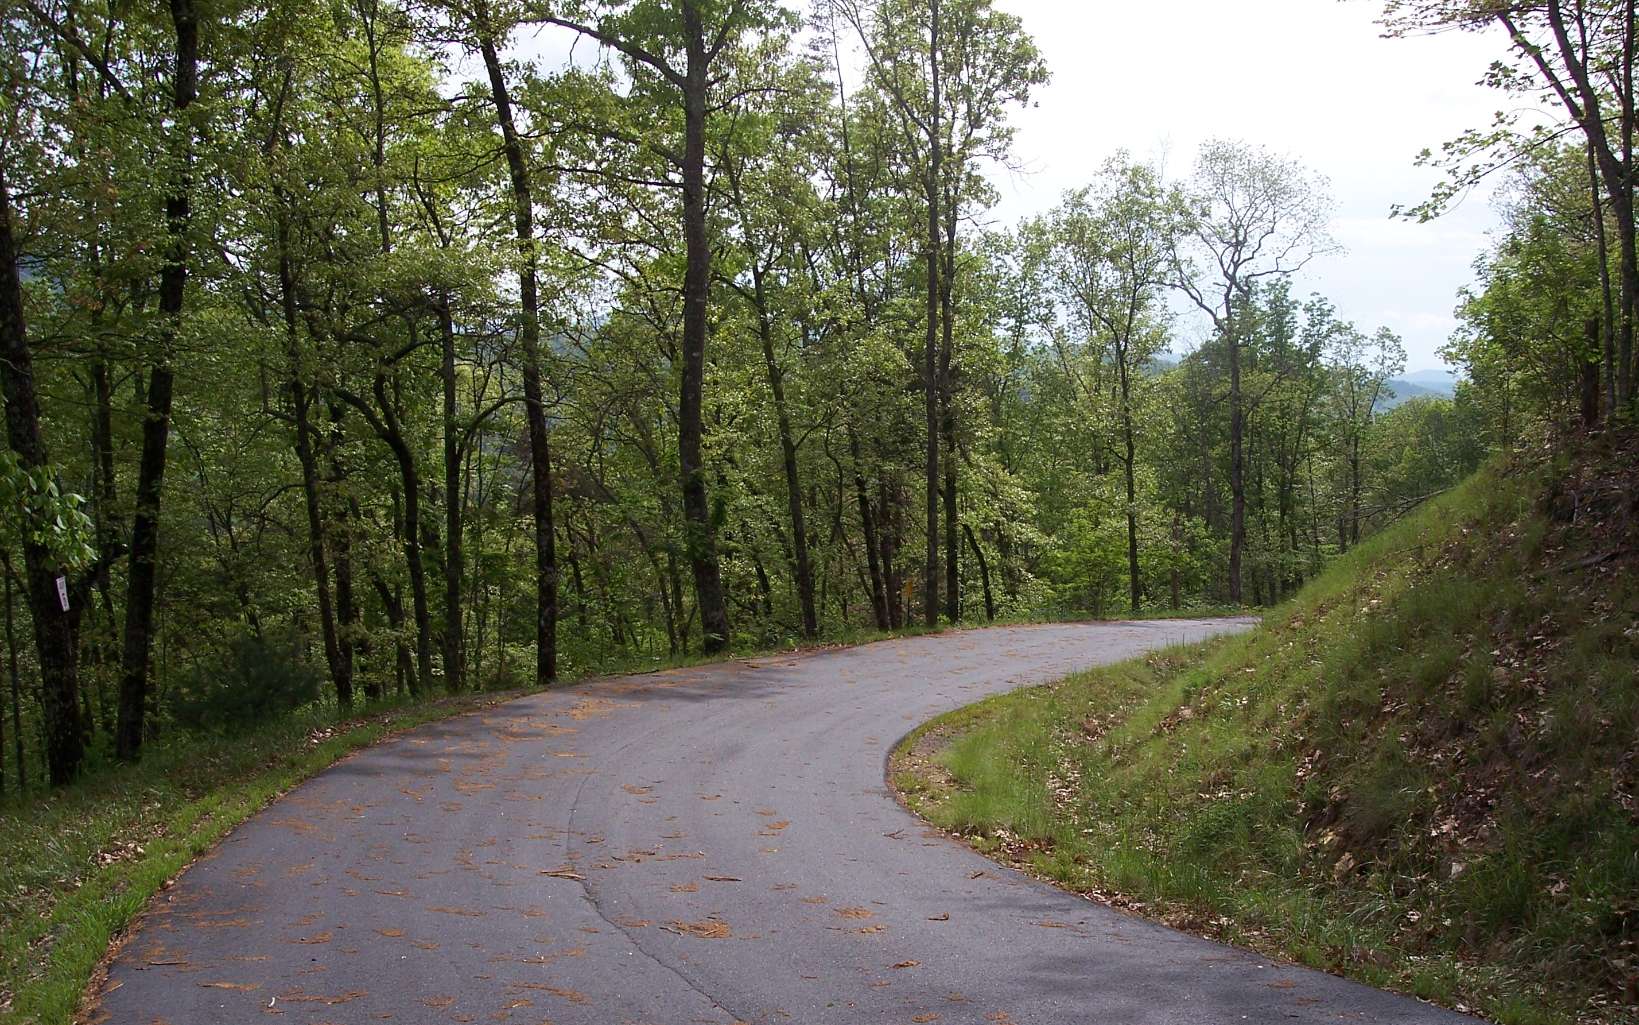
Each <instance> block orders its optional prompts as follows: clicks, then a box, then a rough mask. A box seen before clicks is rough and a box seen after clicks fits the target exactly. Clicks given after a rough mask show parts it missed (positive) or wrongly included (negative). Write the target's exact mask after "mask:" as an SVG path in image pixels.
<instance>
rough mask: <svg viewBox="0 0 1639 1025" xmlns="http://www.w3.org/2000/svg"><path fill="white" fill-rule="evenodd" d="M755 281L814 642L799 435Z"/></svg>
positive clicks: (801, 592)
mask: <svg viewBox="0 0 1639 1025" xmlns="http://www.w3.org/2000/svg"><path fill="white" fill-rule="evenodd" d="M751 279H752V288H753V293H752V294H753V295H754V296H755V297H756V300H757V333H758V335H759V337H760V338H761V340H762V345H763V365H764V367H765V368H766V369H767V371H768V390H769V391H770V392H771V393H772V394H773V396H774V419H775V421H776V423H777V425H778V427H779V432H780V460H781V463H782V464H783V466H784V468H785V497H786V506H787V508H788V509H789V511H790V514H791V561H792V564H793V569H794V570H795V572H796V578H797V603H798V605H799V606H800V607H801V610H802V635H803V637H804V638H805V639H807V640H813V639H814V638H816V637H818V636H819V615H818V613H817V612H816V611H815V608H814V570H813V564H812V563H811V562H810V560H809V555H808V527H807V525H806V523H805V522H804V517H803V508H802V479H801V477H800V476H799V474H798V467H797V442H796V436H795V434H794V433H793V431H792V430H791V413H790V410H788V409H787V408H786V404H785V374H784V372H783V371H782V370H781V369H780V365H779V362H778V361H777V360H776V359H775V358H774V325H773V323H772V322H771V320H770V319H769V314H768V294H767V292H766V290H765V289H764V285H763V270H762V268H761V267H758V266H753V267H752V268H751Z"/></svg>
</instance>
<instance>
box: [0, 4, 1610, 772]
mask: <svg viewBox="0 0 1639 1025" xmlns="http://www.w3.org/2000/svg"><path fill="white" fill-rule="evenodd" d="M1384 18H1385V25H1386V27H1387V30H1388V31H1389V32H1391V33H1395V32H1399V33H1414V32H1427V31H1441V30H1448V29H1468V28H1475V27H1479V26H1482V25H1486V26H1491V27H1493V28H1495V27H1496V26H1497V25H1498V24H1501V25H1502V27H1503V28H1502V31H1503V33H1504V35H1501V36H1499V37H1498V42H1499V49H1498V64H1497V65H1496V66H1495V67H1494V68H1493V72H1492V79H1493V80H1492V81H1491V83H1490V84H1492V85H1494V86H1495V87H1496V88H1498V89H1499V90H1501V91H1503V92H1505V93H1511V94H1517V95H1524V96H1528V97H1530V98H1531V100H1530V102H1534V103H1536V109H1538V110H1545V111H1548V112H1550V113H1552V114H1554V115H1555V116H1556V118H1557V120H1554V121H1553V122H1552V123H1543V124H1537V123H1529V124H1526V123H1522V124H1514V123H1500V122H1499V123H1498V124H1496V125H1489V126H1479V127H1476V129H1475V130H1474V131H1473V132H1471V133H1470V134H1468V135H1465V136H1464V137H1463V138H1461V139H1458V140H1454V141H1453V142H1452V143H1450V144H1448V145H1447V146H1446V147H1445V148H1444V149H1443V150H1440V151H1439V152H1438V153H1437V154H1436V155H1433V156H1430V157H1429V160H1430V162H1432V163H1434V164H1437V165H1439V166H1441V167H1443V168H1444V169H1445V170H1446V171H1447V172H1448V184H1447V185H1445V186H1442V188H1441V189H1440V190H1439V191H1437V192H1436V194H1435V195H1434V196H1433V197H1431V198H1430V199H1429V200H1428V202H1426V203H1424V204H1423V205H1422V206H1419V207H1416V208H1413V209H1409V210H1407V211H1404V212H1403V213H1404V214H1405V215H1406V216H1421V217H1435V216H1438V215H1439V213H1440V209H1441V207H1442V206H1443V205H1444V204H1446V203H1448V202H1450V201H1451V200H1452V199H1453V198H1454V197H1456V196H1458V195H1460V194H1461V193H1462V191H1463V190H1464V189H1465V188H1467V187H1469V186H1471V185H1472V184H1473V183H1474V182H1475V181H1477V180H1479V179H1480V178H1482V177H1483V178H1487V179H1488V180H1489V181H1492V182H1502V183H1503V184H1502V185H1501V186H1500V191H1501V194H1502V195H1503V196H1504V197H1505V198H1504V201H1503V210H1502V214H1503V226H1502V228H1501V229H1500V230H1499V232H1498V234H1497V235H1496V237H1495V238H1494V239H1493V244H1492V246H1491V247H1490V248H1489V249H1488V250H1487V251H1486V252H1485V253H1483V254H1481V255H1480V257H1479V261H1478V264H1477V268H1478V274H1479V277H1478V282H1477V284H1476V285H1475V286H1474V287H1473V288H1472V289H1470V290H1469V291H1468V292H1467V293H1465V294H1464V295H1462V296H1461V297H1459V300H1458V303H1459V316H1460V319H1461V325H1462V326H1461V329H1460V330H1459V331H1458V333H1457V334H1456V335H1455V336H1454V337H1453V338H1452V340H1451V341H1450V343H1449V346H1448V348H1447V350H1446V356H1447V358H1448V359H1449V360H1450V361H1451V362H1452V363H1453V364H1454V365H1456V366H1457V367H1459V368H1460V370H1461V373H1462V375H1463V376H1462V379H1461V381H1460V383H1459V384H1458V385H1457V388H1456V393H1455V396H1454V397H1449V398H1448V397H1444V396H1419V397H1415V398H1410V399H1409V400H1408V399H1407V397H1406V396H1403V395H1398V394H1397V393H1396V386H1395V385H1396V379H1397V378H1398V377H1399V375H1401V374H1402V373H1403V372H1404V371H1405V370H1406V365H1405V363H1406V357H1405V350H1404V347H1403V345H1402V342H1401V340H1400V339H1399V338H1397V337H1396V336H1395V335H1394V334H1393V333H1392V332H1390V331H1388V330H1387V329H1384V328H1381V327H1379V326H1378V325H1372V324H1354V323H1350V322H1348V321H1347V320H1346V319H1344V318H1342V317H1340V316H1339V314H1338V313H1337V311H1336V310H1335V309H1334V307H1333V305H1332V304H1331V303H1330V302H1329V301H1328V300H1327V298H1326V297H1324V296H1322V295H1315V294H1305V293H1304V292H1303V291H1302V290H1301V289H1300V288H1299V287H1298V286H1297V285H1295V284H1294V276H1296V275H1298V274H1299V273H1300V272H1301V271H1303V270H1304V268H1305V267H1306V266H1308V265H1309V264H1310V263H1311V262H1312V261H1314V260H1316V259H1319V258H1322V257H1329V256H1331V255H1332V254H1333V253H1334V252H1335V250H1336V249H1337V246H1336V243H1335V242H1334V241H1333V239H1332V237H1331V234H1330V232H1329V229H1328V222H1329V217H1330V213H1331V209H1332V208H1331V200H1330V198H1329V196H1328V187H1327V184H1326V182H1325V181H1324V180H1323V179H1322V178H1321V177H1320V176H1318V175H1317V174H1315V173H1313V172H1312V171H1311V170H1309V169H1308V168H1306V167H1305V166H1304V164H1303V163H1302V161H1301V160H1300V159H1298V158H1295V157H1292V156H1288V155H1285V154H1281V153H1277V152H1274V151H1271V150H1270V149H1268V148H1266V147H1265V146H1264V145H1262V144H1261V143H1260V141H1259V140H1255V139H1254V140H1236V139H1223V140H1217V141H1211V142H1208V143H1206V144H1204V145H1203V146H1201V147H1200V149H1199V151H1198V152H1197V153H1194V154H1190V155H1188V159H1186V160H1184V161H1183V162H1182V163H1183V165H1184V166H1182V167H1181V168H1180V169H1179V171H1178V173H1177V174H1172V173H1169V172H1168V171H1166V170H1165V169H1164V168H1163V167H1162V165H1161V164H1160V163H1159V162H1152V161H1147V160H1145V159H1142V158H1139V157H1135V156H1132V155H1126V154H1121V155H1117V156H1115V157H1113V158H1111V159H1109V160H1108V161H1107V162H1105V163H1103V164H1101V165H1098V166H1089V167H1088V168H1086V173H1085V184H1084V186H1083V187H1081V188H1078V189H1076V190H1074V191H1071V192H1069V193H1067V194H1065V195H1064V196H1062V198H1061V199H1060V201H1059V202H1058V204H1057V205H1056V206H1055V207H1054V208H1053V209H1052V210H1051V212H1049V213H1047V214H1044V215H1041V216H1038V217H1031V218H1027V219H1024V220H1022V221H1018V222H1015V223H1001V222H1000V221H999V220H998V219H997V218H996V217H995V216H993V215H992V214H991V211H992V209H993V207H994V206H995V205H996V203H997V202H998V199H999V195H998V191H997V188H996V185H995V184H994V180H993V177H992V175H993V174H994V173H995V172H996V171H997V170H998V169H1005V168H1008V167H1009V166H1010V165H1011V161H1012V160H1013V153H1012V144H1013V140H1014V131H1015V117H1016V114H1017V113H1018V112H1019V111H1020V110H1022V109H1024V108H1025V107H1026V106H1027V105H1028V104H1029V103H1031V102H1032V96H1033V95H1035V94H1037V93H1038V91H1039V90H1041V89H1043V88H1045V87H1046V86H1047V84H1048V83H1049V81H1050V77H1051V69H1050V68H1049V67H1047V66H1046V64H1045V62H1044V60H1043V58H1042V56H1041V54H1040V53H1039V51H1038V49H1037V46H1036V44H1035V42H1034V41H1033V40H1032V39H1031V37H1030V35H1029V34H1028V32H1027V31H1026V29H1025V27H1024V25H1023V23H1022V22H1021V20H1020V18H1019V17H1017V16H1015V15H1013V14H1010V13H1008V12H1007V11H1005V10H1003V9H1002V8H1001V7H1000V6H998V5H996V4H994V3H992V2H991V0H814V2H813V3H811V4H807V5H801V6H793V5H791V4H785V3H779V2H775V0H678V2H661V0H627V2H615V0H607V2H600V0H553V2H518V0H334V2H332V3H325V4H319V3H312V2H307V0H169V4H168V5H160V4H153V5H148V4H128V3H122V2H114V0H110V2H101V0H19V2H18V3H15V4H11V5H8V11H7V13H6V14H5V16H4V18H3V19H0V55H3V56H0V60H3V61H4V64H5V68H4V73H3V76H0V78H3V83H4V89H3V100H0V103H3V106H0V119H3V120H4V132H3V139H0V350H3V352H0V384H3V390H4V400H5V411H6V431H7V435H6V437H7V442H8V447H7V451H6V452H5V455H4V462H3V464H0V496H3V502H0V505H3V508H4V519H3V521H0V522H3V533H0V568H3V576H4V582H3V586H4V589H5V600H4V629H5V638H4V640H5V650H6V658H7V665H6V673H7V680H6V684H5V691H4V699H5V701H4V704H5V715H4V717H3V720H0V726H3V730H4V733H3V734H0V770H3V775H0V785H3V787H4V788H5V791H6V792H7V793H18V792H22V791H23V790H24V789H25V788H30V789H39V788H42V787H45V786H47V785H48V784H65V783H68V782H70V781H72V780H74V779H76V778H77V777H78V776H80V775H81V774H82V773H83V772H84V771H85V770H86V768H87V767H88V766H91V765H100V764H105V763H112V762H116V761H132V760H135V759H138V758H139V757H141V755H142V752H143V749H144V747H145V746H147V745H151V744H154V743H156V742H159V741H161V740H163V739H164V738H166V737H169V736H172V735H175V734H179V733H187V732H190V731H195V732H197V731H218V730H226V731H231V730H234V729H239V728H243V727H244V726H245V725H246V724H251V723H255V722H257V721H260V720H261V719H262V718H264V717H266V716H270V715H275V714H278V713H280V712H282V711H284V710H288V709H291V708H296V707H300V706H304V705H311V704H314V703H320V704H324V705H327V706H331V707H334V708H336V709H338V710H340V711H346V710H349V709H355V708H361V707H365V706H367V705H369V704H370V703H373V702H377V701H380V700H384V699H389V698H404V697H409V698H416V697H421V696H427V695H432V694H435V693H444V692H456V691H471V690H478V689H497V690H504V689H515V688H538V687H544V686H547V685H549V684H551V683H553V682H554V681H555V680H558V679H569V678H575V677H581V676H585V675H588V674H592V673H597V672H600V671H611V670H615V669H621V668H629V667H632V666H642V665H653V664H658V663H660V662H664V661H667V660H674V659H679V658H687V657H700V656H713V655H716V654H718V653H722V652H728V651H747V650H756V649H766V648H772V647H778V646H790V645H792V644H799V643H808V642H816V641H821V642H822V641H833V640H842V639H848V638H853V637H858V636H861V635H863V634H865V633H869V632H872V631H897V630H907V629H913V628H935V627H938V626H940V625H946V624H957V623H967V624H973V623H983V622H988V621H996V620H1015V621H1017V620H1027V619H1054V618H1095V617H1118V616H1119V617H1137V616H1147V615H1156V614H1168V613H1171V612H1175V611H1180V610H1191V609H1194V610H1200V609H1226V608H1241V607H1257V606H1270V605H1274V604H1276V603H1278V602H1280V601H1282V600H1283V599H1285V598H1287V597H1289V596H1291V595H1292V594H1294V593H1295V592H1296V591H1297V589H1298V588H1299V587H1301V586H1302V585H1303V583H1304V582H1305V581H1307V580H1310V579H1312V578H1313V577H1315V576H1316V575H1317V574H1318V573H1319V572H1320V571H1321V569H1322V568H1323V567H1324V566H1325V565H1326V564H1327V563H1328V561H1329V560H1331V559H1332V558H1333V557H1334V556H1336V555H1338V554H1340V553H1344V552H1347V551H1348V550H1350V549H1351V548H1352V547H1353V546H1355V545H1356V544H1357V543H1358V542H1360V540H1361V539H1362V537H1363V536H1365V535H1368V534H1370V533H1372V532H1374V531H1376V530H1378V529H1380V528H1381V527H1383V526H1384V525H1386V524H1388V523H1390V522H1391V521H1394V520H1395V519H1397V518H1398V517H1400V516H1402V515H1404V514H1406V513H1407V512H1408V511H1409V510H1411V509H1413V508H1415V507H1416V506H1418V505H1419V504H1420V503H1422V502H1423V501H1425V500H1427V499H1429V498H1430V497H1432V496H1434V495H1438V494H1440V493H1441V492H1443V491H1445V490H1447V489H1449V488H1450V487H1452V486H1453V485H1454V484H1455V483H1456V482H1457V481H1459V480H1460V479H1462V478H1463V477H1465V476H1466V475H1467V474H1469V473H1470V472H1472V471H1473V470H1474V469H1475V468H1476V467H1478V466H1480V465H1481V463H1482V462H1483V461H1484V460H1485V459H1486V457H1487V456H1488V454H1490V453H1492V452H1495V451H1499V450H1503V449H1509V448H1515V447H1519V446H1531V445H1540V444H1542V443H1544V442H1545V441H1546V440H1547V439H1551V438H1553V437H1557V436H1562V435H1567V434H1575V433H1577V432H1582V431H1587V430H1593V429H1598V428H1599V427H1600V425H1601V424H1603V423H1605V422H1606V421H1608V420H1609V419H1610V418H1612V417H1628V416H1631V414H1632V411H1633V408H1634V376H1635V371H1636V369H1639V368H1636V366H1635V358H1634V353H1633V330H1634V314H1635V303H1636V295H1639V260H1636V257H1635V221H1634V213H1633V185H1634V181H1633V172H1632V168H1633V155H1632V146H1633V124H1634V100H1633V97H1634V93H1633V88H1632V86H1633V75H1632V70H1633V69H1632V64H1633V24H1634V19H1633V10H1632V3H1631V0H1629V2H1627V3H1626V4H1625V5H1624V4H1623V3H1621V2H1616V0H1578V2H1575V3H1571V2H1561V0H1552V2H1547V3H1509V4H1499V3H1491V2H1486V3H1480V2H1471V0H1461V2H1459V0H1395V2H1392V3H1390V4H1389V5H1388V9H1387V11H1386V12H1385V15H1384ZM553 47H557V48H558V49H561V50H563V51H564V52H567V53H568V54H569V55H570V56H569V59H567V60H565V59H562V58H561V57H548V56H546V55H547V54H548V53H549V52H551V53H557V52H558V50H554V49H553ZM1431 142H1434V140H1431ZM1401 390H1404V389H1403V387H1402V389H1401Z"/></svg>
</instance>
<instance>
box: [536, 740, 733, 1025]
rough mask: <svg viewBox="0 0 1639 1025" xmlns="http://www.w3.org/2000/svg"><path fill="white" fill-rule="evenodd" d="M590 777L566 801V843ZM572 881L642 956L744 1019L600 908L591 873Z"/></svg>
mask: <svg viewBox="0 0 1639 1025" xmlns="http://www.w3.org/2000/svg"><path fill="white" fill-rule="evenodd" d="M662 728H663V727H656V728H655V729H652V730H650V731H648V732H647V733H642V734H639V735H638V736H636V737H633V738H632V739H631V740H630V741H628V742H626V743H625V744H622V745H620V747H619V748H617V749H616V750H615V752H614V754H615V755H616V756H619V755H622V754H625V753H626V752H627V751H629V750H631V749H632V748H634V747H636V746H637V745H638V744H639V743H640V742H642V741H646V740H648V739H650V738H651V737H653V736H654V735H655V734H656V733H659V732H661V729H662ZM592 779H593V777H591V776H583V777H582V778H581V781H580V785H579V786H577V787H575V797H574V799H573V800H572V801H570V802H569V817H568V818H567V819H566V820H565V824H564V843H565V844H568V843H570V842H571V838H572V837H573V836H574V835H575V813H576V812H577V811H579V810H580V802H581V797H582V795H584V794H585V793H586V784H588V783H590V782H591V781H592ZM576 874H577V875H580V874H581V873H576ZM575 882H576V883H577V884H578V885H579V886H580V891H581V896H582V897H583V898H584V899H585V901H586V903H587V904H588V905H589V906H590V907H591V908H592V913H593V914H595V915H597V916H598V918H600V919H602V920H603V921H604V922H607V923H608V924H609V925H610V926H612V927H613V928H615V929H616V930H618V931H619V932H620V934H621V935H622V936H624V937H626V940H627V942H629V943H631V945H632V946H633V947H635V948H636V949H637V952H638V953H640V954H642V955H643V956H644V957H646V958H648V959H649V960H650V961H651V962H653V963H654V964H655V965H656V966H657V967H659V968H661V969H663V970H664V971H666V972H668V973H670V974H671V976H672V977H673V978H675V979H677V980H678V981H679V982H681V983H682V984H683V985H685V986H687V987H688V988H689V989H690V990H692V991H693V992H695V993H696V994H698V995H699V996H701V997H702V998H704V999H705V1001H706V1002H707V1003H708V1004H710V1005H711V1006H712V1008H713V1009H715V1010H718V1011H722V1012H723V1013H724V1014H726V1015H728V1016H729V1017H731V1018H733V1019H734V1020H735V1021H736V1022H740V1021H745V1020H747V1019H746V1016H744V1015H741V1014H738V1013H736V1012H735V1011H734V1010H733V1009H732V1008H730V1007H729V1006H728V1005H727V1004H725V1003H723V1001H721V1000H719V999H717V998H716V997H714V996H712V995H711V994H710V993H708V992H706V991H705V990H704V989H702V988H701V987H700V986H699V985H698V984H697V983H696V982H695V981H694V980H693V979H691V978H689V976H688V975H686V974H685V973H684V972H683V971H682V969H680V968H678V967H677V966H676V965H674V964H671V963H669V962H667V961H665V960H662V959H661V957H660V956H659V955H658V954H656V953H654V952H653V951H651V950H649V949H648V948H646V947H645V946H644V945H643V943H642V941H640V940H639V939H638V938H637V936H636V935H635V933H636V932H637V930H636V929H629V928H627V927H626V926H624V925H621V924H620V923H619V922H617V921H615V920H614V919H613V918H610V917H609V915H608V914H607V913H606V912H605V911H604V910H603V902H602V901H601V900H599V899H598V896H597V894H596V893H595V892H593V889H592V880H591V878H590V877H584V878H581V879H577V880H575Z"/></svg>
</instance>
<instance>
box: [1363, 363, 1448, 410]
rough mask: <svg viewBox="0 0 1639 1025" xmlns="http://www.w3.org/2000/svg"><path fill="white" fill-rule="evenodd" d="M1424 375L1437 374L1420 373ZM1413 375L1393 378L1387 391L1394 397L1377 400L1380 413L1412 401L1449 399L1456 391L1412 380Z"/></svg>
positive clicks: (1444, 386) (1429, 372)
mask: <svg viewBox="0 0 1639 1025" xmlns="http://www.w3.org/2000/svg"><path fill="white" fill-rule="evenodd" d="M1419 373H1422V374H1431V373H1436V371H1430V370H1424V371H1419ZM1411 377H1412V375H1410V374H1408V375H1406V376H1405V377H1395V378H1391V379H1390V380H1389V383H1388V388H1387V390H1388V391H1390V392H1393V393H1394V394H1393V395H1385V396H1383V397H1382V398H1380V399H1378V400H1377V408H1378V410H1379V411H1385V410H1390V409H1393V408H1394V407H1395V406H1399V405H1402V404H1404V403H1407V402H1410V401H1411V400H1412V399H1449V398H1451V396H1452V394H1453V393H1454V390H1453V388H1452V387H1450V386H1447V385H1444V384H1440V385H1435V386H1430V385H1426V384H1421V383H1418V382H1417V381H1413V380H1411Z"/></svg>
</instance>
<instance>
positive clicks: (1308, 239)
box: [1173, 141, 1334, 603]
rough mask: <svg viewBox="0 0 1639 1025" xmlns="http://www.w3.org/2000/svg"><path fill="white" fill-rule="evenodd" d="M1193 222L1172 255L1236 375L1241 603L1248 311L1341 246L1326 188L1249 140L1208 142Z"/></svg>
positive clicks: (1233, 446)
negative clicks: (1265, 292)
mask: <svg viewBox="0 0 1639 1025" xmlns="http://www.w3.org/2000/svg"><path fill="white" fill-rule="evenodd" d="M1186 194H1187V196H1188V199H1187V202H1188V204H1189V207H1190V212H1191V217H1190V220H1189V227H1188V229H1187V230H1186V231H1185V232H1183V233H1181V235H1180V239H1181V244H1180V245H1179V246H1178V247H1177V249H1176V250H1175V255H1174V261H1173V265H1174V281H1175V283H1176V285H1177V287H1178V288H1180V289H1181V290H1182V291H1183V292H1184V294H1185V295H1186V296H1188V297H1189V299H1190V301H1191V302H1193V303H1194V304H1195V305H1196V307H1197V308H1199V309H1200V310H1201V311H1202V312H1203V313H1205V314H1206V315H1207V316H1208V317H1209V318H1210V319H1211V321H1212V326H1213V330H1214V333H1215V338H1214V344H1216V345H1218V346H1220V347H1221V348H1222V350H1223V353H1224V356H1225V362H1226V363H1227V365H1228V372H1229V381H1228V386H1229V391H1228V395H1227V398H1228V404H1229V449H1230V456H1229V487H1230V496H1231V499H1230V500H1231V511H1230V533H1229V568H1228V580H1229V588H1228V590H1229V600H1230V601H1232V602H1236V603H1239V602H1240V600H1241V584H1242V581H1241V559H1242V554H1243V552H1244V551H1245V548H1246V458H1245V443H1246V396H1245V394H1244V393H1243V391H1242V387H1241V369H1242V368H1241V354H1242V350H1243V348H1244V346H1245V344H1246V327H1247V325H1246V324H1245V323H1243V320H1244V316H1243V315H1244V313H1245V312H1246V310H1247V308H1248V305H1249V303H1250V302H1251V299H1252V294H1253V290H1254V289H1255V288H1256V287H1257V286H1258V284H1259V283H1260V282H1262V281H1266V280H1269V279H1279V278H1284V277H1289V276H1290V275H1292V274H1293V273H1295V272H1296V271H1298V270H1300V269H1301V268H1302V267H1303V266H1304V265H1306V264H1307V263H1308V262H1309V261H1310V260H1311V259H1313V258H1314V257H1316V256H1319V255H1321V254H1324V253H1328V252H1331V251H1332V250H1333V249H1334V246H1333V243H1332V242H1331V239H1330V237H1329V235H1328V234H1327V230H1326V219H1327V212H1328V209H1329V201H1328V200H1327V198H1326V195H1325V191H1324V183H1322V182H1320V181H1318V180H1316V179H1315V178H1314V177H1313V176H1312V175H1310V174H1309V173H1308V172H1307V171H1305V170H1304V169H1303V167H1302V166H1301V165H1299V164H1298V163H1296V162H1295V161H1292V160H1289V159H1286V158H1283V157H1277V156H1275V155H1273V154H1271V153H1269V152H1267V151H1265V150H1262V149H1258V148H1256V147H1253V146H1248V145H1246V144H1244V143H1234V142H1224V141H1213V142H1208V143H1206V144H1204V145H1203V146H1202V147H1201V152H1200V154H1199V155H1198V157H1197V158H1196V163H1195V170H1194V173H1193V175H1192V177H1191V179H1190V181H1189V183H1188V185H1187V186H1186Z"/></svg>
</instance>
